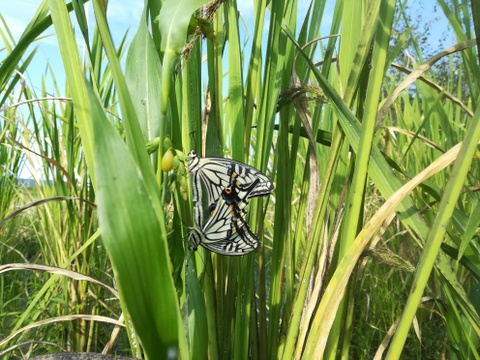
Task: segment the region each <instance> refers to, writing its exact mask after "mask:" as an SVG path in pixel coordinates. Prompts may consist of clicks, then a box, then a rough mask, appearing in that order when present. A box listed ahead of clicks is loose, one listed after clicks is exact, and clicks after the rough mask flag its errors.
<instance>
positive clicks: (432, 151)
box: [0, 0, 480, 359]
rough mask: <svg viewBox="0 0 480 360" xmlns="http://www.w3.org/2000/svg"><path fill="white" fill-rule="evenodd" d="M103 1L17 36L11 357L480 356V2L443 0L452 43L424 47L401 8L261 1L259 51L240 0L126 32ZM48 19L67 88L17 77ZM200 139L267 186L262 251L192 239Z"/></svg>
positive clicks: (155, 12) (10, 131) (54, 9)
mask: <svg viewBox="0 0 480 360" xmlns="http://www.w3.org/2000/svg"><path fill="white" fill-rule="evenodd" d="M92 4H93V8H94V16H95V20H96V21H95V24H96V25H95V26H94V25H92V24H91V23H90V22H89V21H88V18H87V16H86V14H85V11H84V8H83V2H81V1H73V2H72V3H68V4H65V3H64V2H62V1H58V0H48V1H45V2H43V3H42V4H41V6H40V7H39V9H38V11H37V13H36V14H35V16H34V17H33V18H32V20H31V22H30V24H29V25H28V27H27V28H26V29H25V31H24V34H23V36H22V37H21V38H20V39H19V40H18V42H15V41H13V39H12V38H11V36H10V35H9V31H8V24H7V23H5V22H3V27H2V29H1V34H2V39H3V41H4V46H5V50H4V57H3V59H2V62H1V64H0V87H1V88H2V90H3V91H2V94H3V95H2V97H1V102H0V109H1V111H2V120H1V121H0V145H1V146H0V159H1V166H0V175H1V176H0V179H1V182H0V186H1V191H0V219H3V220H0V221H1V222H0V241H1V243H0V258H1V265H0V273H1V274H2V276H1V277H0V298H1V301H0V304H1V308H0V309H1V310H0V334H1V335H2V336H1V337H0V355H1V356H3V357H5V358H19V357H21V356H24V357H28V356H33V355H38V354H43V353H48V352H53V351H58V350H59V349H65V350H69V351H96V352H101V351H103V352H105V353H115V354H125V355H131V356H137V357H145V358H150V359H154V358H159V357H160V358H177V357H181V358H207V357H208V358H212V359H217V358H222V359H226V358H238V359H245V358H259V359H267V358H284V359H292V358H319V359H320V358H340V357H342V358H359V359H371V358H381V357H386V358H398V357H399V356H400V355H401V356H402V357H405V358H418V359H430V358H431V359H436V358H439V357H443V356H445V357H448V358H451V359H455V358H462V359H463V358H479V357H480V356H479V353H478V335H479V333H480V326H479V325H480V318H479V313H478V309H479V308H480V303H479V297H478V282H479V278H480V271H479V259H480V257H479V254H478V239H479V232H478V229H479V224H480V202H479V196H478V190H479V186H478V184H479V180H478V179H479V175H480V174H479V169H480V168H479V166H478V161H479V158H480V157H479V155H478V154H479V151H480V150H479V148H478V143H479V139H480V125H479V124H480V121H479V117H480V112H479V111H478V106H477V104H478V98H479V94H478V86H477V85H478V79H479V78H480V71H479V62H478V50H477V49H478V48H477V47H476V45H477V43H476V42H475V41H474V40H472V39H474V38H475V35H474V34H476V32H478V29H477V28H476V27H475V26H474V24H475V21H476V20H478V14H477V13H476V10H475V8H472V9H471V8H469V6H468V5H469V4H468V3H467V2H465V3H463V2H461V1H452V2H450V3H448V4H447V3H445V2H444V1H442V0H439V1H438V5H439V7H440V8H441V9H442V11H443V13H444V15H445V17H446V18H447V19H448V21H449V23H450V25H451V27H452V28H453V29H454V32H455V35H456V37H457V39H458V44H456V45H454V46H450V45H451V44H449V46H450V47H449V46H445V48H444V49H441V51H437V52H435V53H434V54H429V56H428V57H426V56H425V54H424V52H423V51H424V49H425V48H424V45H423V44H422V38H421V34H420V33H419V31H418V29H416V28H415V27H414V26H413V25H412V24H411V23H410V19H409V17H408V1H404V2H397V1H395V0H389V1H378V0H370V1H354V0H337V1H335V2H334V13H333V18H332V19H331V20H332V21H331V28H330V31H329V33H328V34H321V33H320V30H319V29H320V28H321V26H322V22H323V21H326V19H325V15H324V12H325V6H326V2H325V1H312V2H311V6H310V8H309V10H308V12H307V16H306V17H305V18H302V19H299V15H298V7H299V2H296V1H289V2H287V1H275V2H271V3H267V2H266V1H257V2H256V3H255V6H254V18H255V20H254V23H253V28H251V29H250V28H248V29H247V30H248V31H249V34H250V36H251V42H250V43H247V45H246V44H245V43H244V42H243V40H242V39H243V34H244V31H245V30H242V29H243V28H244V26H245V25H244V23H243V21H242V19H241V18H240V17H238V11H237V3H236V2H235V1H228V2H212V3H208V4H207V3H206V2H202V1H193V0H190V1H182V2H178V1H177V2H175V1H164V2H163V3H162V2H160V1H155V0H152V1H148V2H147V3H146V6H145V10H144V13H143V14H142V16H141V18H139V19H138V27H137V28H136V29H135V31H134V32H135V34H134V36H133V38H132V40H131V41H130V42H127V40H126V39H127V38H126V37H124V38H123V40H122V41H121V42H120V43H118V44H116V43H114V41H113V40H112V37H111V34H110V29H109V21H110V19H109V18H108V17H107V16H106V12H105V9H104V7H103V6H104V3H103V2H100V1H93V2H92ZM201 6H202V7H201ZM199 7H201V10H196V9H198V8H199ZM69 13H70V16H71V17H69ZM267 13H268V14H269V18H268V21H267V17H266V14H267ZM192 15H193V17H192ZM72 20H73V21H72ZM328 20H330V19H328ZM51 26H53V27H54V28H55V31H56V34H57V37H56V39H57V41H58V46H59V49H60V52H61V56H62V61H63V64H64V70H65V74H66V79H67V87H66V88H65V89H63V87H64V85H63V84H57V83H56V82H55V89H56V93H55V94H53V96H52V94H47V91H46V87H45V84H32V85H30V84H25V83H24V82H22V81H21V80H22V78H21V77H20V76H19V74H22V73H25V72H28V69H29V65H30V63H31V61H32V59H33V57H34V56H35V53H36V50H33V51H31V50H29V49H30V48H31V47H30V45H31V44H32V43H33V42H34V41H35V39H37V38H38V37H41V36H42V34H43V33H44V31H45V30H46V29H48V28H50V27H51ZM74 27H75V28H76V29H78V30H79V32H78V30H76V33H77V34H78V33H81V36H82V38H83V44H82V46H83V51H84V52H83V53H82V56H81V52H80V45H79V46H75V45H73V44H77V42H76V40H75V36H74V31H73V28H74ZM325 35H330V36H326V37H325V38H323V39H320V36H325ZM405 48H407V49H409V51H410V54H411V56H406V55H405V53H404V52H403V49H405ZM29 51H30V52H29ZM83 55H84V56H83ZM205 56H206V57H205ZM425 58H428V59H427V60H425ZM204 59H206V60H205V61H206V62H205V63H204ZM413 59H415V61H412V60H413ZM57 71H60V70H57V69H51V68H50V69H49V72H50V73H49V75H50V77H51V78H52V79H55V78H56V72H57ZM54 81H55V80H54ZM172 146H173V149H174V150H173V151H174V154H175V158H174V169H173V170H171V171H169V172H163V171H162V170H161V163H162V159H163V154H164V153H165V152H168V151H172ZM192 148H196V150H197V151H199V152H201V153H202V154H203V155H205V156H226V157H230V158H233V159H237V160H240V161H244V162H247V163H249V164H251V165H252V166H255V167H256V168H258V169H260V170H262V171H263V172H265V173H266V174H267V175H268V176H269V177H270V178H271V179H272V180H273V181H274V183H275V190H274V192H273V193H272V195H270V196H269V197H265V198H259V199H253V200H252V201H251V202H250V205H249V208H248V214H247V220H248V222H249V224H250V226H251V228H252V229H253V230H254V231H255V232H256V233H257V234H258V235H259V237H260V239H261V247H260V248H259V249H258V250H257V251H256V252H255V253H254V254H252V255H249V256H245V257H240V258H239V257H224V256H219V255H216V254H211V253H209V252H208V251H206V250H204V249H200V250H199V251H197V252H196V253H192V252H190V251H189V250H188V243H187V241H186V240H185V239H186V238H187V235H188V226H189V225H191V224H192V204H191V200H190V197H189V196H188V175H187V174H186V172H185V167H184V164H183V163H182V162H183V160H184V153H188V151H189V150H190V149H192ZM146 150H148V152H147V151H146ZM182 154H183V155H182ZM34 163H40V164H41V167H40V168H37V169H36V172H34V174H33V175H34V178H35V180H36V181H37V186H36V187H35V188H33V189H32V188H29V189H26V188H24V187H22V186H19V185H18V183H17V182H16V179H17V178H18V177H19V174H21V173H22V168H23V166H24V164H34ZM45 179H47V180H48V181H45Z"/></svg>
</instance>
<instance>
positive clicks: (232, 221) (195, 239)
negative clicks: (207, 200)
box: [189, 179, 260, 255]
mask: <svg viewBox="0 0 480 360" xmlns="http://www.w3.org/2000/svg"><path fill="white" fill-rule="evenodd" d="M258 182H259V179H255V180H254V181H253V182H252V184H250V186H249V187H248V188H245V187H244V188H243V189H244V190H242V191H239V190H238V189H237V187H236V185H235V184H234V185H233V186H232V187H227V188H225V189H223V190H222V192H221V193H220V197H219V198H218V200H217V201H216V202H215V203H214V204H212V205H210V207H209V211H210V217H209V218H208V220H207V221H206V223H205V224H204V225H203V226H202V227H201V228H200V227H199V224H198V223H197V221H199V216H198V215H197V214H195V216H194V217H195V222H196V224H195V225H196V226H195V227H193V228H191V229H190V234H189V239H190V243H191V246H190V250H193V251H195V250H197V248H198V245H201V246H203V247H204V248H206V249H208V250H210V251H213V252H215V253H217V254H221V255H246V254H249V253H251V252H252V251H254V250H255V249H256V248H257V247H258V245H259V243H260V240H259V239H258V237H257V235H255V234H254V233H253V232H252V230H251V229H250V227H249V226H248V224H247V222H246V221H245V220H244V218H243V217H244V215H245V213H246V211H245V206H246V205H247V201H246V198H247V197H248V195H249V194H250V193H251V192H252V191H253V189H255V187H256V186H257V185H258Z"/></svg>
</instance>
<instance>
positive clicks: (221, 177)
mask: <svg viewBox="0 0 480 360" xmlns="http://www.w3.org/2000/svg"><path fill="white" fill-rule="evenodd" d="M187 163H188V171H189V172H190V176H191V183H192V196H193V202H194V203H195V204H199V203H201V200H202V183H203V185H204V186H205V188H206V189H207V201H208V205H209V206H210V205H212V204H215V203H216V202H217V200H218V199H219V198H220V194H221V193H222V191H223V190H224V189H227V188H230V187H232V185H235V186H236V190H237V192H238V194H239V197H240V198H245V199H246V198H251V197H254V196H261V195H268V194H270V193H271V192H272V190H273V184H272V182H271V181H270V179H269V178H268V177H267V176H266V175H265V174H264V173H262V172H261V171H260V170H257V169H255V168H254V167H251V166H249V165H247V164H244V163H241V162H239V161H235V160H231V159H225V158H215V157H206V158H200V157H198V154H197V152H196V151H195V150H192V151H190V153H189V154H188V157H187ZM254 182H255V183H256V185H255V187H254V188H251V185H252V184H253V183H254ZM247 189H249V191H247Z"/></svg>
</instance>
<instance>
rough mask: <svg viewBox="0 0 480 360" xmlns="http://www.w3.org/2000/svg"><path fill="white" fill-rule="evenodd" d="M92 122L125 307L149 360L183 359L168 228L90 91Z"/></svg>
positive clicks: (108, 239)
mask: <svg viewBox="0 0 480 360" xmlns="http://www.w3.org/2000/svg"><path fill="white" fill-rule="evenodd" d="M87 89H88V90H89V91H88V95H89V100H90V101H89V102H90V104H91V107H92V118H94V119H96V120H95V121H94V154H95V157H94V165H95V169H96V171H98V173H97V187H96V191H97V197H98V214H99V220H100V229H101V231H102V238H103V241H104V243H105V247H106V248H107V250H108V253H109V255H110V258H111V261H112V264H113V268H114V271H115V275H116V280H117V284H118V287H119V290H120V294H121V298H122V302H123V304H125V306H126V308H127V310H128V313H129V314H130V317H131V320H132V322H133V326H134V328H135V330H136V332H137V334H138V336H139V338H140V339H141V342H142V345H143V347H144V349H145V352H146V354H147V355H148V357H149V358H150V359H154V358H162V359H167V358H177V357H178V356H179V344H178V341H179V339H178V336H179V324H180V311H179V308H178V304H177V301H176V295H175V289H174V286H173V281H172V277H171V274H170V270H169V257H168V251H167V245H166V233H165V229H164V228H163V227H162V226H161V223H160V221H159V219H158V218H157V215H156V214H157V213H156V211H155V209H154V205H153V204H154V203H155V202H156V203H157V204H155V205H156V206H159V204H158V202H159V199H158V197H157V196H156V194H152V193H150V192H149V191H148V189H147V187H146V185H145V183H146V181H145V179H144V177H145V176H152V175H151V174H150V175H149V173H148V172H146V173H145V172H143V173H142V172H141V171H140V169H139V168H138V166H137V164H136V162H135V160H134V158H133V156H132V155H131V154H130V153H129V151H128V148H127V146H126V144H125V143H124V142H123V141H122V139H121V137H120V135H119V134H118V133H117V132H116V130H115V128H114V127H113V126H112V125H111V124H110V123H109V122H108V120H107V118H106V116H105V114H104V112H103V109H102V107H101V105H100V102H99V99H98V98H97V97H96V96H95V94H94V92H93V90H92V89H91V88H90V87H87Z"/></svg>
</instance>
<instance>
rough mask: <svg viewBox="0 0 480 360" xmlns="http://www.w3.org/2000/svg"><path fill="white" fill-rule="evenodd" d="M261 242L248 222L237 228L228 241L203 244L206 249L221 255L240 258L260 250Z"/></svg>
mask: <svg viewBox="0 0 480 360" xmlns="http://www.w3.org/2000/svg"><path fill="white" fill-rule="evenodd" d="M259 244H260V240H259V239H258V237H257V235H255V234H254V233H253V232H252V230H251V229H250V227H249V226H248V224H247V223H246V222H244V223H242V224H241V226H239V227H237V228H236V231H235V232H234V233H233V234H232V236H230V238H228V239H223V240H219V241H216V242H211V243H202V246H204V247H205V248H206V249H208V250H210V251H213V252H215V253H217V254H221V255H229V256H235V255H237V256H239V255H246V254H249V253H251V252H252V251H254V250H255V249H256V248H258V245H259Z"/></svg>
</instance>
